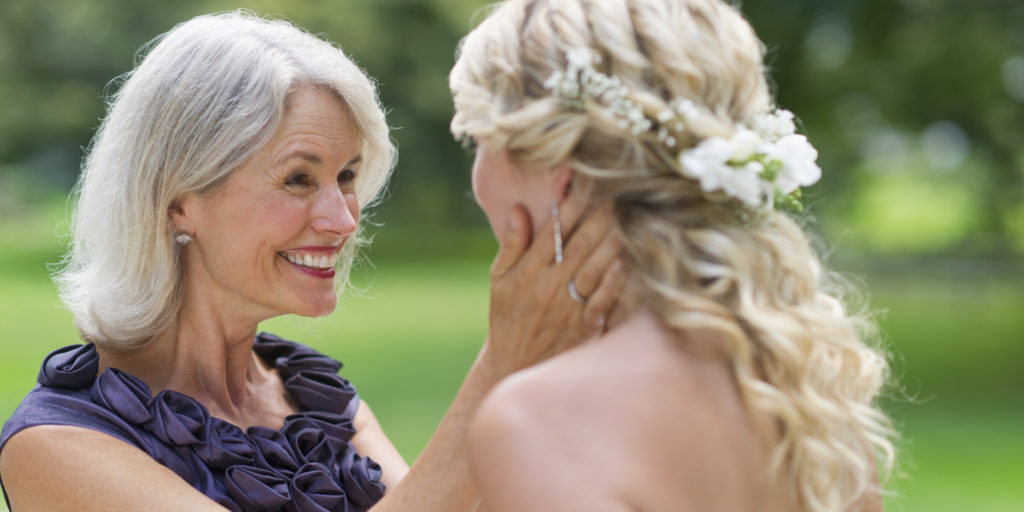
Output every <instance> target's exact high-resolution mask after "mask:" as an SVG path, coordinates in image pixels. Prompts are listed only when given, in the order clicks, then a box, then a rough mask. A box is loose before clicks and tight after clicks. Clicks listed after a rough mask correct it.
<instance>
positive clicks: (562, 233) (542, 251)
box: [527, 187, 590, 266]
mask: <svg viewBox="0 0 1024 512" xmlns="http://www.w3.org/2000/svg"><path fill="white" fill-rule="evenodd" d="M589 198H590V194H589V192H587V191H585V190H581V187H573V188H572V189H571V190H570V191H569V195H568V196H567V197H566V198H565V199H564V200H563V201H562V202H561V203H559V204H558V206H557V210H558V217H557V223H558V227H559V229H558V234H559V237H556V236H555V232H556V231H555V222H556V217H555V210H554V209H552V211H551V216H549V217H548V218H547V219H546V220H544V221H542V222H540V227H539V228H538V229H537V233H536V234H535V236H534V245H533V246H531V248H530V251H529V255H528V256H527V257H528V258H530V259H531V260H533V261H532V264H534V265H538V266H539V265H551V264H553V263H555V244H556V238H560V239H561V240H562V246H563V248H564V247H565V241H566V240H568V239H569V237H571V236H572V233H573V231H574V230H575V229H576V226H577V224H578V223H579V221H580V218H581V217H582V216H583V212H584V211H585V210H586V208H587V205H588V204H589V202H590V199H589Z"/></svg>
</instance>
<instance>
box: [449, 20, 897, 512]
mask: <svg viewBox="0 0 1024 512" xmlns="http://www.w3.org/2000/svg"><path fill="white" fill-rule="evenodd" d="M581 47H582V48H589V49H591V50H592V51H594V52H596V53H597V54H598V55H600V56H601V71H602V72H603V73H605V74H607V75H609V76H613V77H616V78H618V79H619V80H620V81H621V83H622V85H623V86H625V87H626V88H627V89H628V91H629V96H630V100H631V101H633V102H634V103H636V104H637V105H639V106H640V107H641V108H642V109H643V111H644V112H645V113H647V114H648V115H651V113H657V112H661V111H664V110H666V109H669V108H670V102H671V101H673V100H680V99H683V100H690V101H692V102H693V103H695V104H696V105H699V106H700V107H701V109H700V112H701V114H700V116H699V117H698V118H696V119H688V123H687V126H686V129H685V133H683V134H682V140H679V141H678V145H679V146H678V148H676V150H670V149H669V148H667V147H666V146H665V144H664V143H663V142H662V141H661V140H659V139H658V138H657V136H656V135H655V134H654V133H652V132H642V133H632V132H631V131H629V130H627V129H625V128H623V127H622V125H621V123H620V122H619V121H620V118H618V117H616V115H615V113H614V112H613V111H612V110H611V109H608V108H600V105H597V106H594V105H591V106H590V107H588V108H583V109H579V108H573V107H572V106H571V105H567V104H566V103H565V102H564V101H563V100H562V99H560V98H558V97H557V96H556V95H554V94H552V93H551V91H550V90H549V89H548V88H546V87H545V85H544V84H545V82H546V81H547V80H548V78H549V77H551V76H552V74H554V73H556V72H558V71H560V70H564V69H566V66H567V62H566V55H567V53H568V52H569V51H571V50H573V49H575V48H581ZM762 48H763V47H762V44H761V43H760V41H759V40H758V38H757V36H756V34H755V33H754V31H753V29H752V28H751V27H750V25H749V24H748V23H747V22H746V20H745V19H744V18H743V16H742V15H741V14H740V13H739V12H738V11H737V10H736V9H735V8H733V7H732V6H730V5H728V4H726V3H724V2H722V1H719V0H557V1H556V0H509V1H507V2H504V3H501V4H498V5H497V6H496V7H495V8H494V10H493V11H492V12H491V14H490V16H488V17H487V18H486V19H485V20H484V21H483V22H482V23H481V25H480V26H479V27H478V28H477V29H476V30H474V31H473V32H472V33H471V34H469V35H468V36H467V37H466V38H465V39H464V40H463V42H462V44H461V47H460V53H459V58H458V61H457V62H456V64H455V67H454V68H453V69H452V72H451V77H450V86H451V90H452V94H453V97H454V102H455V110H456V111H455V116H454V118H453V119H452V123H451V129H452V132H453V133H454V134H455V135H456V136H472V137H474V138H476V139H477V140H479V141H480V142H481V143H483V144H486V145H488V146H489V147H496V148H504V149H507V150H508V151H509V152H510V153H511V154H512V155H514V157H516V158H518V159H520V160H521V161H523V162H526V163H528V164H531V165H541V166H552V165H555V164H558V163H562V162H568V164H569V165H570V166H571V167H572V168H573V169H574V171H575V172H576V178H575V179H576V180H577V182H580V181H582V182H585V183H584V184H585V185H592V186H593V187H594V189H595V190H596V191H598V193H599V194H601V195H607V196H611V197H612V198H613V201H614V203H615V208H616V221H617V228H618V230H619V233H620V234H621V237H622V239H623V241H624V244H625V246H626V251H627V254H628V257H629V260H630V265H629V266H630V269H631V286H633V287H634V288H635V289H636V290H637V291H638V293H640V295H641V296H642V297H643V298H644V300H645V303H646V304H647V306H648V307H650V308H651V309H652V310H653V311H655V312H656V314H657V315H658V316H659V317H660V319H661V321H662V322H663V323H664V325H666V326H667V327H669V328H671V329H673V330H675V331H677V332H684V331H691V330H713V331H715V332H717V333H718V334H719V335H720V336H721V337H722V338H723V339H724V340H726V342H727V344H728V347H729V350H730V354H731V357H732V361H733V371H734V373H735V377H736V380H737V383H738V386H739V389H740V390H741V395H742V397H743V399H744V400H745V402H746V403H747V404H748V406H749V407H751V408H753V409H755V410H759V411H762V412H763V413H766V414H768V415H770V416H771V417H773V418H775V419H776V420H777V422H778V424H779V426H780V427H781V428H780V439H779V443H778V445H777V448H776V450H775V452H774V456H773V459H772V461H773V463H772V465H771V467H770V468H769V470H770V471H771V472H772V474H773V476H775V477H777V478H779V481H781V482H784V484H785V485H786V486H787V488H788V490H789V491H790V492H791V493H792V496H793V497H794V502H795V503H797V504H798V505H797V506H798V507H799V510H806V511H841V510H851V509H852V508H853V507H855V506H856V505H857V504H858V503H859V502H860V501H861V500H862V499H863V498H864V496H865V495H866V493H868V492H873V491H876V490H877V489H875V483H874V482H875V479H876V474H877V468H876V461H878V462H879V463H880V464H881V466H882V468H883V469H884V471H883V473H886V474H887V473H888V471H889V469H890V468H891V467H892V465H893V462H894V457H895V450H894V444H893V440H894V438H895V432H894V430H893V428H892V426H891V423H890V421H889V419H888V418H887V416H886V415H885V414H884V413H883V412H882V411H881V410H880V409H879V408H878V407H877V405H875V399H876V398H877V396H878V395H879V393H880V391H881V389H882V387H883V385H884V384H885V383H886V381H887V378H888V365H887V361H886V358H885V357H884V353H883V352H882V351H880V350H879V349H875V348H871V347H869V346H868V344H867V343H866V342H865V340H870V339H871V338H873V337H874V336H875V335H874V331H873V329H872V325H873V323H872V322H871V320H870V317H869V315H867V314H865V313H864V312H850V311H848V310H847V308H846V307H845V306H844V303H843V301H842V300H840V298H841V297H843V295H842V293H845V292H844V291H843V289H844V288H843V286H841V283H840V281H839V280H838V279H837V278H836V277H835V276H834V274H831V273H829V272H827V271H826V270H825V269H824V268H823V267H822V265H821V264H820V263H819V260H818V258H817V257H816V255H815V251H814V249H813V248H812V246H811V244H810V243H809V241H808V239H807V236H806V235H805V233H804V231H803V229H802V228H801V227H800V225H799V224H798V223H797V222H796V221H794V220H793V219H791V218H790V217H788V216H787V215H785V214H782V213H779V212H775V211H771V212H769V213H767V214H766V216H765V217H764V218H762V219H760V220H759V221H758V222H750V221H749V219H744V218H743V216H741V215H737V214H736V213H737V212H736V207H735V204H734V203H731V202H728V201H722V198H720V197H717V198H716V197H709V196H708V194H706V193H704V192H702V190H701V187H700V185H699V184H698V183H697V182H695V181H693V180H691V179H687V178H685V177H683V176H681V175H680V173H679V170H678V167H679V164H678V162H677V161H676V160H675V157H674V155H675V154H676V151H678V149H680V148H683V149H685V148H688V147H693V146H695V145H696V144H698V143H699V142H700V141H702V140H705V139H707V138H709V137H712V136H721V137H729V136H730V135H731V134H732V133H733V132H734V130H736V126H737V124H743V125H749V124H750V122H751V121H752V120H753V118H754V117H755V116H757V115H758V114H760V113H763V112H765V111H767V110H768V109H769V108H771V107H772V105H773V101H772V98H771V95H770V93H769V88H768V85H767V81H766V78H765V68H764V64H763V56H762V54H763V49H762ZM651 117H653V115H651Z"/></svg>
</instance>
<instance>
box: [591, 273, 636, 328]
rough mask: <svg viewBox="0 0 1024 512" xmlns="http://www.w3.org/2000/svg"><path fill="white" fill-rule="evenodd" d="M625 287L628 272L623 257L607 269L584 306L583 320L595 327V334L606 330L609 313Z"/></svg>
mask: <svg viewBox="0 0 1024 512" xmlns="http://www.w3.org/2000/svg"><path fill="white" fill-rule="evenodd" d="M625 288H626V272H625V269H624V266H623V263H622V259H616V260H615V262H613V263H612V264H611V265H610V266H609V267H608V270H606V271H605V273H604V276H603V277H602V279H601V284H600V286H598V288H597V290H595V291H594V293H592V294H591V295H590V298H588V299H587V305H586V306H585V307H584V308H583V322H584V323H585V324H586V325H587V326H588V327H589V328H590V329H593V331H592V332H593V334H601V333H603V332H604V329H605V326H606V325H607V322H608V315H609V314H611V312H612V309H614V308H615V305H616V304H618V301H619V298H620V297H621V296H622V292H623V290H625Z"/></svg>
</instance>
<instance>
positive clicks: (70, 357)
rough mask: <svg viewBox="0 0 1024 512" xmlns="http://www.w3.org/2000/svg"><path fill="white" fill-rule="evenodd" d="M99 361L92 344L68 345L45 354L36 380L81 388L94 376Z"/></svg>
mask: <svg viewBox="0 0 1024 512" xmlns="http://www.w3.org/2000/svg"><path fill="white" fill-rule="evenodd" d="M99 361H100V356H99V354H97V353H96V347H95V346H93V344H91V343H87V344H85V345H68V346H66V347H64V348H60V349H57V350H55V351H53V352H51V353H50V355H48V356H46V359H45V360H43V365H42V367H41V368H39V376H38V377H37V379H36V380H37V381H38V382H39V384H41V385H43V386H49V387H57V388H66V389H81V388H84V387H86V386H88V385H90V384H92V382H93V379H95V378H96V372H97V371H99Z"/></svg>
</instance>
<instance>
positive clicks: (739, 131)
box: [729, 126, 763, 163]
mask: <svg viewBox="0 0 1024 512" xmlns="http://www.w3.org/2000/svg"><path fill="white" fill-rule="evenodd" d="M729 142H730V143H731V145H732V158H731V160H732V161H733V162H735V163H745V162H749V161H750V160H751V159H753V158H754V156H755V155H756V154H757V150H758V148H760V147H761V144H762V143H763V141H762V140H761V136H760V135H758V134H756V133H754V132H752V131H750V130H748V129H746V128H744V127H743V126H737V127H736V133H734V134H733V136H732V138H731V139H729Z"/></svg>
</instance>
